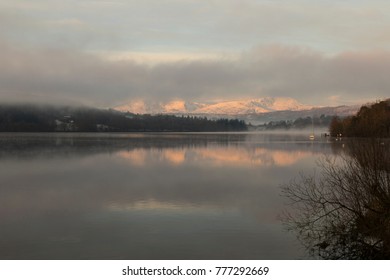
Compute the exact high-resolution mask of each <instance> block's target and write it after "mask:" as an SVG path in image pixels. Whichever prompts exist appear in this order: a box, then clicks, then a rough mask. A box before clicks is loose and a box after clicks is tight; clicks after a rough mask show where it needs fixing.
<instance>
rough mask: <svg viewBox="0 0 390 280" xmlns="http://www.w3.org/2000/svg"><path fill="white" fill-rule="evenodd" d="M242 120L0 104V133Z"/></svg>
mask: <svg viewBox="0 0 390 280" xmlns="http://www.w3.org/2000/svg"><path fill="white" fill-rule="evenodd" d="M246 130H247V125H246V124H245V122H244V121H241V120H237V119H217V120H210V119H207V118H205V117H195V116H181V117H179V116H172V115H147V114H145V115H141V114H133V113H130V112H127V113H123V112H118V111H116V110H112V109H108V110H104V109H96V108H86V107H69V106H37V105H0V132H55V131H57V132H58V131H67V132H69V131H74V132H132V131H134V132H140V131H144V132H146V131H177V132H184V131H189V132H190V131H194V132H200V131H246Z"/></svg>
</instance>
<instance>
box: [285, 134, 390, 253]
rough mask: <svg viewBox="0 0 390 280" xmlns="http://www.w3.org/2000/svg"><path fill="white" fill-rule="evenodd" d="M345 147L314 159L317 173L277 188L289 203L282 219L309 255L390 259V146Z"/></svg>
mask: <svg viewBox="0 0 390 280" xmlns="http://www.w3.org/2000/svg"><path fill="white" fill-rule="evenodd" d="M344 145H345V149H344V150H345V151H344V152H343V153H341V154H340V155H339V156H332V157H323V158H322V159H320V160H319V162H318V167H319V172H316V173H315V174H312V175H305V174H301V175H300V177H299V178H297V179H295V180H293V181H291V182H290V183H288V184H286V185H284V186H282V193H283V195H284V196H286V197H287V198H288V199H289V201H290V202H291V208H290V210H289V211H288V212H286V214H285V215H284V218H283V219H284V221H285V222H286V225H287V227H288V229H290V230H293V231H296V233H297V235H298V238H299V239H300V241H301V242H302V244H303V245H304V246H305V248H306V249H307V250H308V252H309V253H310V254H311V255H312V256H319V257H320V258H324V259H390V150H389V143H388V142H386V143H385V142H383V141H380V140H365V141H351V142H347V143H345V144H344Z"/></svg>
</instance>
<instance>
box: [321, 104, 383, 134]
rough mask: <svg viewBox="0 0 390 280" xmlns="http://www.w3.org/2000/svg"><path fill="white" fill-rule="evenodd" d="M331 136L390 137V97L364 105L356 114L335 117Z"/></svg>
mask: <svg viewBox="0 0 390 280" xmlns="http://www.w3.org/2000/svg"><path fill="white" fill-rule="evenodd" d="M329 132H330V134H331V136H334V137H336V136H347V137H381V138H389V137H390V99H387V100H384V101H379V102H377V103H375V104H372V105H367V106H362V107H361V108H360V110H359V112H358V113H357V114H356V115H355V116H350V117H346V118H343V119H341V118H339V117H335V118H333V120H332V122H331V123H330V126H329Z"/></svg>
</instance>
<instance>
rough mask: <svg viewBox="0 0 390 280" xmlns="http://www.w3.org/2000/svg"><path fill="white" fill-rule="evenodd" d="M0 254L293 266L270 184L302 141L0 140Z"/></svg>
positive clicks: (230, 137) (292, 166)
mask: <svg viewBox="0 0 390 280" xmlns="http://www.w3.org/2000/svg"><path fill="white" fill-rule="evenodd" d="M0 143H1V145H0V227H1V228H2V230H1V232H0V258H1V259H68V258H69V259H300V258H306V256H305V254H304V252H303V251H302V249H301V248H300V246H299V244H298V242H297V241H296V240H295V237H294V235H293V234H290V233H287V232H286V231H285V230H284V229H283V226H282V224H281V222H280V220H279V219H278V216H279V215H280V213H281V212H282V211H283V209H284V208H285V206H286V205H285V201H283V198H282V197H281V196H280V188H279V186H280V184H282V183H285V182H286V181H289V180H291V179H292V178H294V177H295V176H297V174H298V173H299V172H300V171H309V172H311V171H312V170H313V169H314V167H315V162H316V159H317V158H318V157H320V156H321V155H323V154H331V153H333V152H335V151H334V150H332V147H331V145H330V143H328V142H327V141H326V140H322V139H320V140H316V141H314V142H313V141H312V142H311V141H309V140H308V136H307V134H302V135H299V134H290V135H286V134H259V133H237V134H234V133H233V134H224V133H220V134H215V133H198V134H196V133H166V134H153V133H150V134H1V135H0Z"/></svg>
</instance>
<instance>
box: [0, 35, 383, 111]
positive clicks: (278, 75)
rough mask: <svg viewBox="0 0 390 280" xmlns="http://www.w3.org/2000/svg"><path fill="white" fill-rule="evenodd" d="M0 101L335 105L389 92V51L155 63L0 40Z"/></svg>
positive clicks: (289, 50) (284, 50)
mask: <svg viewBox="0 0 390 280" xmlns="http://www.w3.org/2000/svg"><path fill="white" fill-rule="evenodd" d="M0 60H1V61H2V63H1V65H0V84H1V88H0V102H2V103H4V102H8V103H9V102H33V103H50V104H73V105H75V104H77V105H87V106H96V107H105V108H106V107H115V106H118V105H121V104H125V103H127V102H129V101H131V100H134V99H144V100H153V101H156V102H162V101H168V100H172V99H182V100H188V101H211V100H221V99H224V100H227V99H241V98H253V97H265V96H271V97H278V96H289V97H293V98H295V99H297V100H298V101H300V102H302V103H305V104H311V105H339V104H345V103H348V102H349V103H353V102H356V103H358V102H359V101H362V100H364V101H366V100H375V99H379V98H383V97H385V96H387V95H388V88H389V87H390V80H389V79H388V78H387V73H389V72H390V52H385V51H371V52H344V53H340V54H337V55H334V56H329V55H324V54H322V53H320V52H315V51H313V50H309V49H305V48H299V47H289V46H282V45H274V46H267V47H258V48H253V49H251V50H249V51H246V52H242V53H241V54H239V55H238V56H237V57H234V58H232V57H229V58H223V57H221V58H219V59H197V60H190V59H189V60H185V59H182V60H179V61H172V62H160V63H156V64H154V65H150V64H148V63H142V62H139V61H135V60H130V59H126V60H125V59H124V60H115V61H113V60H109V59H106V58H105V57H104V56H101V55H100V56H99V55H96V54H92V53H88V52H82V51H76V50H65V49H44V48H32V47H28V48H27V47H26V48H23V47H16V46H14V45H11V44H7V43H4V42H3V43H2V44H0Z"/></svg>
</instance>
